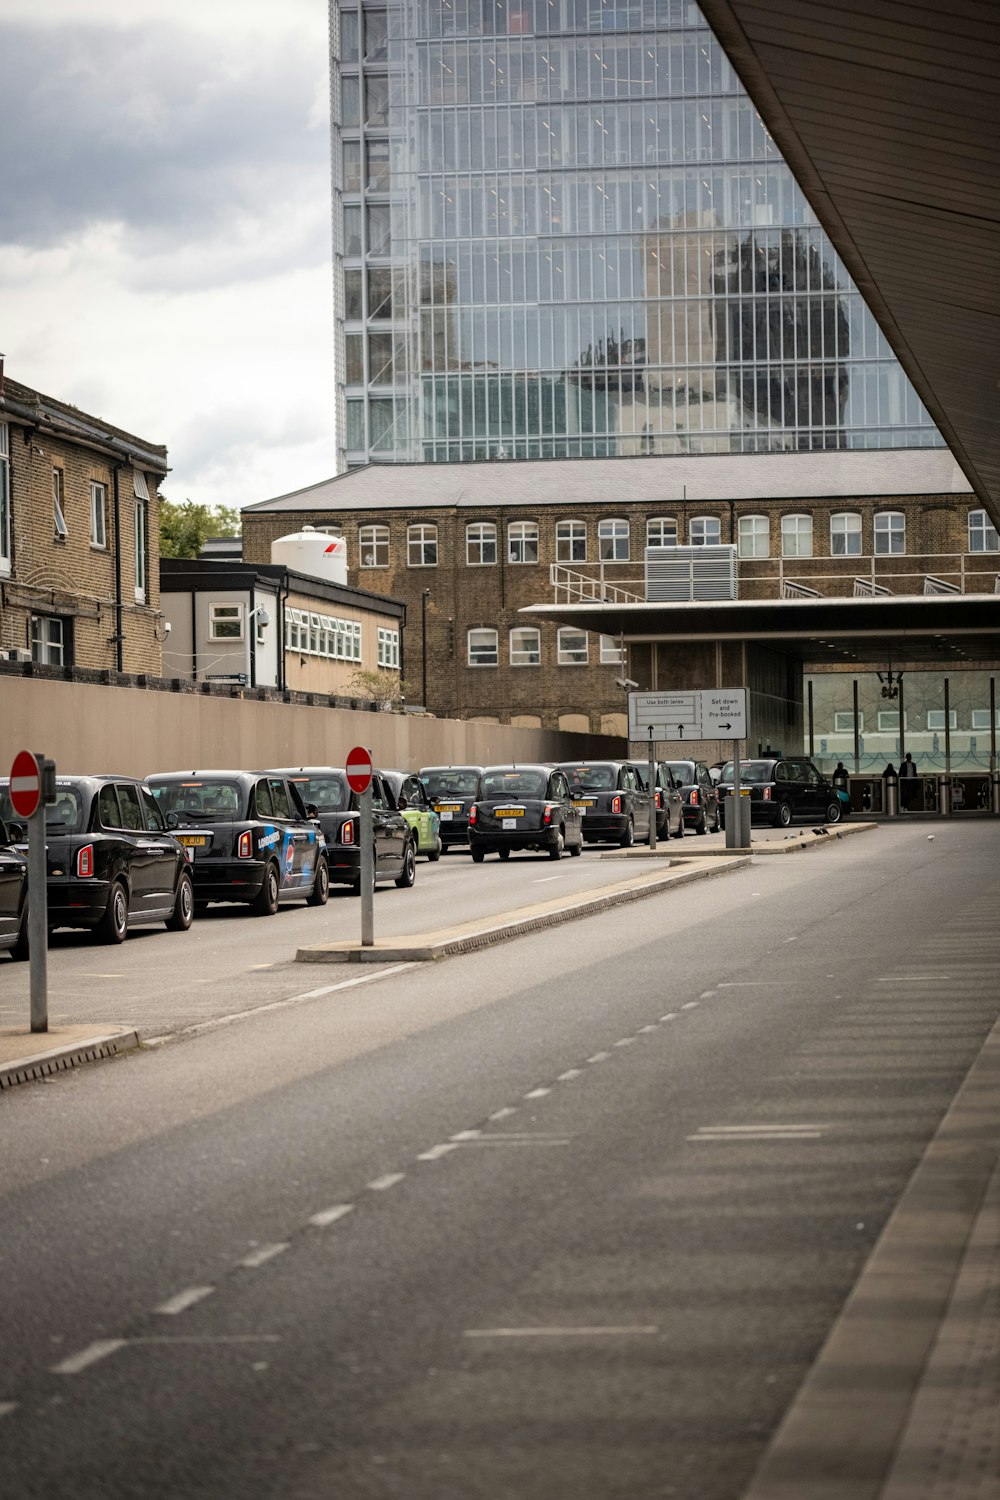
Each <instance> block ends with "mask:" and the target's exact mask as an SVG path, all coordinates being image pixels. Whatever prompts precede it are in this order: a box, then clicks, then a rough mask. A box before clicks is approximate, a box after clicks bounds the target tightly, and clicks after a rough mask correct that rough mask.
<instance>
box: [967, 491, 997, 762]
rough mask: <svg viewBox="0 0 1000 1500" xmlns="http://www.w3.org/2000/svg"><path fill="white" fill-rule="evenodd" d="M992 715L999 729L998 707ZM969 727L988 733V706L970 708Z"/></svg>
mask: <svg viewBox="0 0 1000 1500" xmlns="http://www.w3.org/2000/svg"><path fill="white" fill-rule="evenodd" d="M983 514H984V515H985V514H986V512H985V511H984V512H983ZM993 716H994V718H995V719H996V728H997V729H1000V708H998V709H996V710H995V711H994V715H993ZM969 728H970V729H974V730H976V731H977V732H982V731H985V732H986V733H987V734H988V733H989V729H990V711H989V709H988V708H974V709H972V711H971V716H970V718H969Z"/></svg>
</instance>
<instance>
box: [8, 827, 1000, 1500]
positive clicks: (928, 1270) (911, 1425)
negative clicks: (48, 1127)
mask: <svg viewBox="0 0 1000 1500" xmlns="http://www.w3.org/2000/svg"><path fill="white" fill-rule="evenodd" d="M876 826H877V825H876V824H874V823H857V822H852V823H850V824H845V825H841V826H840V827H839V828H832V829H829V830H827V831H824V832H823V833H821V834H816V833H813V831H812V830H806V831H804V832H803V831H799V830H796V831H795V832H794V833H788V832H787V830H774V831H773V832H772V831H768V833H767V834H766V835H765V834H763V833H761V834H758V831H757V830H755V832H754V836H753V841H752V845H751V849H750V851H746V850H732V849H725V848H721V847H718V846H716V847H712V848H701V847H699V849H698V852H697V854H696V855H695V854H689V853H688V851H687V850H686V849H684V852H683V854H682V853H681V849H683V848H684V846H683V845H681V847H680V848H678V847H677V846H676V845H675V844H669V843H668V844H664V845H663V846H662V847H661V848H660V849H659V850H657V852H656V854H653V855H651V854H650V851H649V850H648V849H642V848H638V849H632V850H628V851H621V852H620V853H617V854H614V855H607V856H602V857H604V858H619V859H623V860H626V861H628V862H630V863H631V862H636V863H638V862H639V861H645V865H646V867H645V870H644V872H643V873H641V874H639V873H636V874H635V875H632V874H629V875H628V876H626V877H625V878H623V879H622V880H621V881H618V882H616V883H615V884H613V885H611V886H606V887H604V888H602V889H601V890H600V891H592V892H581V893H578V894H577V895H576V896H574V897H570V898H566V897H562V898H555V899H554V900H551V901H547V902H539V903H535V904H534V905H533V906H530V907H523V908H520V909H517V910H515V911H511V912H507V913H504V914H503V915H502V916H501V917H494V918H487V919H480V920H478V921H475V922H468V923H459V924H456V925H454V926H452V927H450V928H442V929H439V930H438V931H436V932H432V933H423V934H419V935H415V936H411V937H406V938H392V939H386V940H383V941H381V942H379V943H377V944H375V945H374V946H373V947H372V948H368V949H362V946H361V944H360V943H357V942H353V943H332V944H320V945H316V946H314V947H312V948H306V949H300V950H299V952H298V953H297V955H296V957H297V959H298V960H299V961H300V962H304V963H347V962H374V963H389V962H393V961H397V962H398V961H399V960H401V959H402V960H404V961H413V960H431V961H433V960H437V959H440V958H444V957H447V956H448V954H449V953H459V952H468V951H471V950H472V949H474V948H479V947H484V946H487V945H488V944H491V943H497V942H502V941H505V940H506V939H508V938H511V937H513V936H515V935H517V934H519V933H523V932H528V931H534V930H537V929H538V928H540V927H545V926H552V925H554V924H555V923H557V922H564V921H571V920H573V919H575V918H576V917H580V916H583V915H586V914H587V913H589V912H593V911H595V910H604V909H607V908H609V907H612V906H614V905H617V904H620V903H621V902H623V901H632V900H638V899H641V898H643V897H645V896H648V895H653V894H655V893H657V892H660V891H663V890H664V889H667V888H669V887H670V886H672V885H674V884H681V883H685V882H687V881H690V880H699V879H705V878H709V877H711V876H712V875H716V874H721V873H723V872H725V871H726V870H729V869H732V868H734V867H738V866H740V865H742V864H744V863H746V861H747V860H748V859H750V858H752V857H756V856H759V855H774V854H788V853H793V852H799V851H801V850H804V849H808V848H820V847H822V846H823V845H824V844H828V843H830V842H831V841H832V840H834V839H836V838H842V837H843V836H844V835H845V834H855V833H862V832H866V831H869V830H870V829H872V828H874V827H876ZM651 861H656V862H657V863H659V862H660V861H663V862H664V864H663V868H657V869H655V870H651V869H650V862H651ZM138 1046H139V1035H138V1033H137V1032H136V1031H135V1030H134V1029H132V1028H129V1027H121V1026H109V1025H100V1024H98V1025H89V1026H85V1025H81V1026H72V1025H61V1026H53V1027H51V1028H50V1029H49V1030H48V1031H47V1032H45V1033H32V1032H31V1031H30V1029H29V1028H28V1026H27V1025H25V1026H24V1027H5V1028H0V1092H2V1091H4V1090H6V1089H8V1088H10V1087H12V1086H13V1085H16V1084H19V1083H27V1082H31V1081H38V1080H44V1079H46V1078H49V1077H51V1075H53V1074H55V1073H58V1072H61V1071H64V1070H65V1069H67V1068H72V1067H75V1066H77V1065H78V1064H79V1063H82V1062H86V1061H96V1060H98V1059H102V1058H109V1057H113V1056H115V1055H116V1054H118V1053H121V1052H125V1051H128V1050H129V1049H131V1048H134V1047H138ZM742 1500H1000V1022H998V1023H997V1025H996V1026H995V1027H994V1028H993V1030H992V1032H991V1033H990V1035H989V1037H988V1038H987V1040H986V1042H985V1043H984V1045H983V1048H982V1050H981V1052H980V1054H979V1056H978V1058H977V1059H976V1061H975V1063H974V1064H973V1066H972V1068H971V1069H970V1070H969V1073H968V1074H967V1076H966V1078H965V1080H964V1082H963V1084H962V1086H961V1088H960V1089H959V1091H958V1093H957V1094H956V1096H955V1099H954V1100H953V1102H952V1105H951V1107H950V1109H949V1110H948V1113H947V1114H946V1115H945V1118H944V1120H943V1121H942V1123H941V1125H940V1127H939V1129H938V1131H937V1134H936V1135H935V1137H934V1139H933V1140H932V1141H931V1143H930V1145H929V1146H928V1148H927V1150H926V1152H925V1153H924V1156H923V1158H922V1160H921V1162H920V1164H919V1166H918V1167H917V1169H916V1171H915V1172H914V1174H913V1176H912V1178H911V1179H910V1182H909V1184H908V1185H907V1188H906V1190H905V1191H904V1193H903V1196H902V1197H901V1199H900V1201H899V1203H898V1204H897V1206H896V1209H895V1211H894V1212H893V1214H892V1216H891V1218H890V1219H889V1222H888V1223H887V1225H886V1227H885V1229H884V1231H883V1233H882V1235H881V1237H880V1239H879V1241H878V1243H877V1244H876V1246H875V1248H874V1250H873V1251H872V1254H871V1255H870V1257H869V1259H868V1261H867V1263H866V1265H865V1267H864V1269H863V1270H862V1272H861V1275H860V1277H859V1278H858V1281H857V1283H856V1284H855V1287H854V1289H853V1291H852V1292H851V1295H850V1297H849V1298H848V1300H847V1302H846V1303H845V1305H844V1308H843V1310H842V1312H841V1314H840V1316H839V1318H838V1319H837V1322H836V1323H835V1324H834V1327H833V1329H832V1331H831V1333H830V1335H829V1337H828V1339H827V1341H826V1344H825V1345H824V1347H823V1349H822V1350H821V1352H820V1354H819V1356H818V1358H817V1359H816V1361H815V1363H814V1365H813V1367H812V1369H811V1370H810V1372H809V1374H808V1376H807V1377H806V1379H805V1381H804V1383H803V1385H802V1387H801V1389H800V1391H799V1392H798V1394H797V1395H796V1397H795V1398H794V1400H793V1401H792V1404H791V1406H790V1407H789V1409H788V1411H787V1413H786V1414H785V1417H784V1419H783V1421H782V1423H781V1425H780V1427H779V1428H778V1431H777V1432H776V1434H775V1436H774V1438H773V1440H772V1442H771V1444H770V1445H769V1447H768V1449H767V1451H766V1453H765V1455H764V1458H763V1460H762V1462H761V1464H760V1466H759V1468H758V1471H757V1474H756V1476H755V1478H754V1479H753V1481H752V1483H751V1484H750V1486H749V1488H748V1489H747V1490H745V1491H744V1495H743V1497H742Z"/></svg>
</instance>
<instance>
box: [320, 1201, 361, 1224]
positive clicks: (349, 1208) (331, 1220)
mask: <svg viewBox="0 0 1000 1500" xmlns="http://www.w3.org/2000/svg"><path fill="white" fill-rule="evenodd" d="M353 1212H354V1204H353V1203H335V1204H334V1205H333V1207H332V1208H323V1209H320V1211H319V1213H318V1214H313V1216H312V1218H311V1219H310V1220H309V1223H310V1224H315V1225H316V1227H317V1229H325V1228H326V1227H327V1225H328V1224H336V1222H337V1220H338V1219H342V1218H343V1217H344V1216H345V1214H349V1213H353Z"/></svg>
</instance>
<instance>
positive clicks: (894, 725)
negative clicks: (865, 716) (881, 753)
mask: <svg viewBox="0 0 1000 1500" xmlns="http://www.w3.org/2000/svg"><path fill="white" fill-rule="evenodd" d="M909 722H910V716H909V714H907V715H906V716H905V718H904V720H903V723H904V724H905V725H906V726H907V728H908V727H909ZM878 732H879V734H898V733H899V709H898V708H895V709H893V708H881V709H879V712H878Z"/></svg>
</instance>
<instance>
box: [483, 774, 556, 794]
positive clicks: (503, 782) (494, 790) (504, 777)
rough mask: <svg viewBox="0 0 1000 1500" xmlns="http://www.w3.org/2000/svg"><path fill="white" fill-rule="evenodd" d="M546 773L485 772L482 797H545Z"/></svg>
mask: <svg viewBox="0 0 1000 1500" xmlns="http://www.w3.org/2000/svg"><path fill="white" fill-rule="evenodd" d="M547 783H548V777H547V776H546V774H545V772H544V771H516V770H511V771H484V772H483V776H482V783H481V790H480V796H481V797H544V796H545V787H546V785H547Z"/></svg>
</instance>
